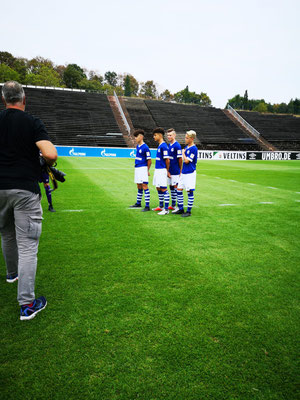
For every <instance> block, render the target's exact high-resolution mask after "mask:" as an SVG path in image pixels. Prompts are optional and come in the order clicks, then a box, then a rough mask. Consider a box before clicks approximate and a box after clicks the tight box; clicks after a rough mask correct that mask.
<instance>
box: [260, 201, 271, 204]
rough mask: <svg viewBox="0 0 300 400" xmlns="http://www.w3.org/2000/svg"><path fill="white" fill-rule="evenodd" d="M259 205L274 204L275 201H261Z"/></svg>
mask: <svg viewBox="0 0 300 400" xmlns="http://www.w3.org/2000/svg"><path fill="white" fill-rule="evenodd" d="M259 204H274V203H273V201H260V202H259Z"/></svg>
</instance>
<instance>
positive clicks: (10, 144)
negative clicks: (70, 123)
mask: <svg viewBox="0 0 300 400" xmlns="http://www.w3.org/2000/svg"><path fill="white" fill-rule="evenodd" d="M39 140H49V141H50V139H49V136H48V134H47V131H46V128H45V126H44V124H43V123H42V121H41V120H40V119H38V118H35V117H33V116H32V115H30V114H28V113H26V112H24V111H21V110H17V109H15V108H8V109H6V110H5V111H2V112H0V190H6V189H23V190H28V191H30V192H33V193H40V187H39V184H38V179H39V177H40V175H41V167H40V162H39V149H38V147H37V146H36V144H35V143H36V142H38V141H39Z"/></svg>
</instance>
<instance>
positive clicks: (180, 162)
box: [178, 157, 182, 171]
mask: <svg viewBox="0 0 300 400" xmlns="http://www.w3.org/2000/svg"><path fill="white" fill-rule="evenodd" d="M178 165H179V168H180V171H181V170H182V157H178Z"/></svg>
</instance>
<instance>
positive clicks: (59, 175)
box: [40, 156, 66, 182]
mask: <svg viewBox="0 0 300 400" xmlns="http://www.w3.org/2000/svg"><path fill="white" fill-rule="evenodd" d="M40 165H41V169H42V172H46V173H47V174H48V175H49V176H50V178H51V179H52V180H57V181H59V182H65V176H66V174H65V173H64V172H62V171H60V170H59V169H57V168H55V167H56V165H57V164H56V163H55V164H54V166H50V165H48V164H47V163H46V160H45V159H44V158H43V157H42V156H40ZM53 178H54V179H53Z"/></svg>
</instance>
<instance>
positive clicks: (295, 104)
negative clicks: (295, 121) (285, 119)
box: [294, 98, 300, 115]
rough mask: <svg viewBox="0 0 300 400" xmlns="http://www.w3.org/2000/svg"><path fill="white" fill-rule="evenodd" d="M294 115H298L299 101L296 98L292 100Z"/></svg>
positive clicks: (299, 110)
mask: <svg viewBox="0 0 300 400" xmlns="http://www.w3.org/2000/svg"><path fill="white" fill-rule="evenodd" d="M294 114H297V115H299V114H300V99H297V98H296V99H295V100H294Z"/></svg>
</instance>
